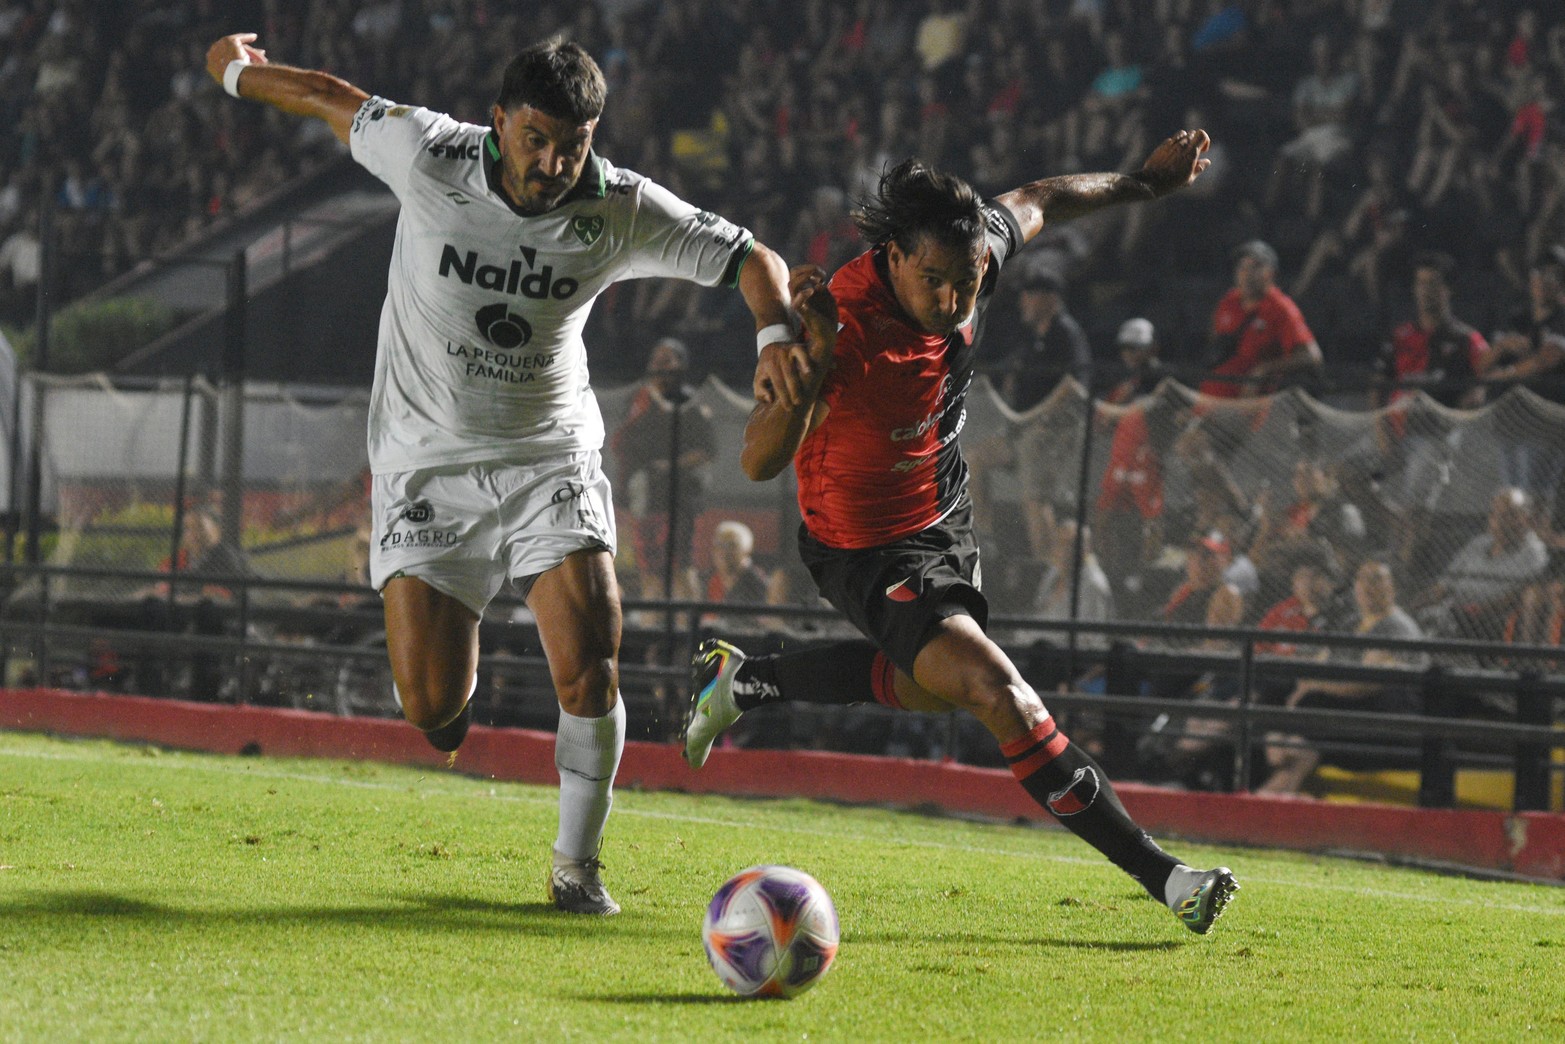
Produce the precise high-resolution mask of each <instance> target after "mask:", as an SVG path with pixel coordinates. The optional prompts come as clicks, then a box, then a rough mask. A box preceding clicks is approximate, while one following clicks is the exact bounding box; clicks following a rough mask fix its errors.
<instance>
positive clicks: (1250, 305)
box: [1201, 239, 1323, 399]
mask: <svg viewBox="0 0 1565 1044" xmlns="http://www.w3.org/2000/svg"><path fill="white" fill-rule="evenodd" d="M1276 278H1277V251H1275V250H1273V249H1272V247H1271V245H1270V244H1268V243H1263V242H1262V241H1261V240H1259V239H1252V240H1250V241H1249V242H1247V243H1243V244H1240V246H1239V247H1238V248H1237V249H1236V250H1235V251H1234V285H1233V288H1232V289H1231V290H1229V291H1228V293H1226V294H1224V295H1223V298H1222V300H1220V301H1219V302H1218V303H1217V310H1216V311H1215V312H1214V313H1213V315H1212V329H1211V335H1210V337H1209V338H1208V342H1207V356H1208V358H1207V365H1208V367H1209V368H1210V370H1211V376H1210V377H1209V378H1208V379H1207V380H1205V381H1202V382H1201V394H1202V395H1213V396H1217V397H1220V398H1228V399H1233V398H1239V397H1242V396H1247V395H1265V394H1268V393H1270V392H1274V391H1276V390H1278V389H1279V388H1281V387H1283V386H1285V385H1287V384H1290V383H1293V382H1295V381H1298V380H1301V379H1304V378H1306V377H1309V376H1313V375H1315V374H1317V373H1318V372H1319V371H1320V368H1321V366H1322V365H1323V359H1322V357H1321V353H1320V345H1318V344H1316V343H1315V335H1314V334H1313V333H1311V332H1310V328H1309V326H1308V325H1307V324H1306V323H1305V322H1304V316H1303V314H1301V313H1300V311H1299V306H1298V305H1296V304H1294V303H1293V299H1292V298H1291V297H1289V296H1288V295H1287V294H1285V293H1283V292H1282V290H1281V289H1279V288H1278V286H1277V284H1276Z"/></svg>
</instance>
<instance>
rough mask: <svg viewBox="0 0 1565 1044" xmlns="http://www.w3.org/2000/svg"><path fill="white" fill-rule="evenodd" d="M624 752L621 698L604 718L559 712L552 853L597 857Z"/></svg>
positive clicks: (582, 857) (622, 701)
mask: <svg viewBox="0 0 1565 1044" xmlns="http://www.w3.org/2000/svg"><path fill="white" fill-rule="evenodd" d="M624 750H625V701H624V700H623V699H621V698H620V697H619V694H618V693H616V694H615V697H614V709H613V710H611V711H609V712H608V713H607V714H605V715H604V716H603V717H601V718H578V717H577V716H576V715H574V714H567V713H566V712H565V710H564V708H561V710H560V727H559V730H558V731H557V732H556V733H555V737H554V767H555V768H557V769H559V772H560V836H559V837H558V838H556V839H555V842H554V850H555V851H556V852H558V853H559V854H560V855H562V856H565V857H566V858H567V859H590V858H592V857H593V856H595V855H597V854H598V844H599V842H601V841H602V840H603V825H604V824H605V823H606V822H608V818H609V806H611V805H612V804H613V803H614V773H615V772H617V771H619V758H620V755H621V754H622V753H624Z"/></svg>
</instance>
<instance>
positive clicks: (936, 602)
mask: <svg viewBox="0 0 1565 1044" xmlns="http://www.w3.org/2000/svg"><path fill="white" fill-rule="evenodd" d="M799 556H800V557H801V558H803V559H804V565H805V567H806V568H807V569H809V571H810V576H811V577H813V578H814V579H815V586H816V587H817V588H819V589H820V593H821V595H822V597H824V598H825V599H826V600H827V601H828V602H830V603H831V604H832V605H834V606H836V607H837V608H838V609H839V610H840V611H841V612H842V613H843V615H845V616H846V617H847V618H848V619H849V620H851V621H853V626H855V627H857V628H858V629H859V630H860V631H862V632H863V633H864V636H865V637H866V638H868V639H869V640H870V641H872V642H874V643H875V645H876V646H877V647H878V648H879V649H880V651H881V652H883V653H885V654H886V656H887V657H888V658H889V659H890V660H891V662H892V663H894V664H896V665H897V666H898V667H900V668H902V670H904V671H906V672H907V673H908V674H909V675H911V674H912V673H913V660H914V659H915V658H916V657H917V656H918V652H919V650H920V649H922V648H923V647H924V644H925V643H926V642H928V641H929V639H930V637H931V635H932V634H933V632H934V629H935V626H936V625H937V624H939V623H940V621H941V620H944V619H946V618H947V617H951V616H971V617H972V618H973V619H974V620H976V621H977V622H978V626H979V627H984V626H986V625H987V624H988V622H989V602H988V600H987V599H985V598H984V596H983V593H982V592H981V591H980V590H979V587H980V585H981V583H982V575H981V573H980V571H979V568H978V541H977V540H975V539H974V537H973V507H972V504H971V502H969V501H967V500H966V499H964V500H963V501H962V503H960V504H958V505H957V506H956V507H955V508H954V509H953V510H952V511H951V513H950V514H949V515H947V516H946V517H945V518H943V519H941V520H940V521H939V522H937V523H936V524H934V525H932V526H930V527H929V528H928V529H925V530H923V531H921V532H918V533H915V534H913V535H912V536H909V537H904V538H902V539H901V540H898V541H896V542H895V543H891V544H883V545H881V546H879V547H864V548H837V547H827V546H826V545H825V544H823V543H821V542H820V541H819V540H816V539H815V538H814V537H812V536H810V534H809V531H808V530H806V529H805V528H804V527H803V526H800V527H799Z"/></svg>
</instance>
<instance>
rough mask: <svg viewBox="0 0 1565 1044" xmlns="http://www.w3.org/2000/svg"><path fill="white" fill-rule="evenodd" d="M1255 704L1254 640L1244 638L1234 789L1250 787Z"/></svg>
mask: <svg viewBox="0 0 1565 1044" xmlns="http://www.w3.org/2000/svg"><path fill="white" fill-rule="evenodd" d="M1254 705H1255V641H1254V640H1253V639H1250V638H1246V639H1245V641H1244V649H1243V650H1242V651H1241V652H1240V654H1239V709H1240V710H1241V711H1243V712H1244V713H1243V714H1241V715H1240V717H1239V730H1238V732H1239V735H1238V737H1237V738H1236V739H1235V740H1234V787H1233V788H1234V791H1235V792H1236V793H1243V792H1245V791H1247V790H1249V789H1250V743H1251V732H1252V728H1251V725H1250V713H1249V712H1250V708H1251V707H1253V706H1254Z"/></svg>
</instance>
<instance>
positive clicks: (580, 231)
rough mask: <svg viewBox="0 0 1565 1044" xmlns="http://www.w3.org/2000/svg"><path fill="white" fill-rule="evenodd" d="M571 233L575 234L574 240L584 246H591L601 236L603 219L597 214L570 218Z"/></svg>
mask: <svg viewBox="0 0 1565 1044" xmlns="http://www.w3.org/2000/svg"><path fill="white" fill-rule="evenodd" d="M571 231H572V232H574V233H576V238H577V239H579V240H581V241H582V243H583V244H584V245H586V246H592V244H594V243H596V242H597V241H598V237H599V236H601V235H603V218H602V217H600V216H599V215H597V214H584V215H582V216H581V217H575V218H571Z"/></svg>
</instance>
